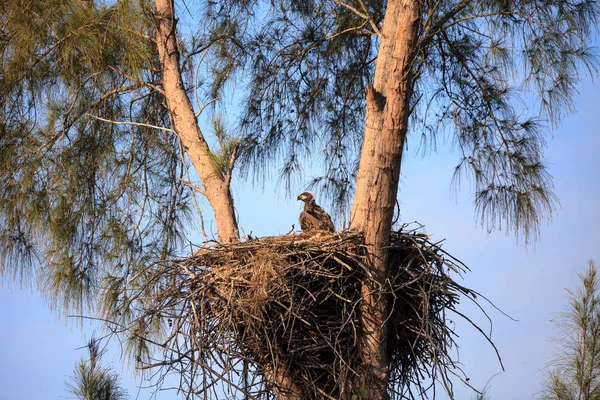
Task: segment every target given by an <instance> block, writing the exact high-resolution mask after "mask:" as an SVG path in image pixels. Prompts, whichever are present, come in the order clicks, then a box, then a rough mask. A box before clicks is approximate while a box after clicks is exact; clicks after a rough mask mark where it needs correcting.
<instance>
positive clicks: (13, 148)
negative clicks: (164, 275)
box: [0, 0, 190, 306]
mask: <svg viewBox="0 0 600 400" xmlns="http://www.w3.org/2000/svg"><path fill="white" fill-rule="evenodd" d="M149 7H151V4H149V3H148V2H146V1H133V0H132V1H119V2H110V3H103V2H100V3H94V2H90V1H82V0H49V1H46V0H44V1H37V0H22V1H21V0H20V1H2V7H0V8H1V9H2V14H1V16H0V21H1V34H0V54H1V55H2V64H1V67H0V68H1V70H0V248H1V250H0V271H2V273H3V274H4V275H9V276H10V275H13V276H14V277H17V278H19V279H21V280H22V281H29V280H31V278H36V279H37V280H38V284H39V285H40V286H41V287H43V288H44V293H46V294H47V295H48V297H49V298H50V299H51V300H53V301H56V302H57V303H62V304H64V305H66V306H69V305H71V306H81V305H82V304H84V303H85V301H86V300H89V299H90V298H91V297H90V296H89V295H91V294H93V293H95V292H96V289H97V288H98V283H99V281H100V280H101V279H102V277H103V276H106V274H116V275H117V276H128V275H130V274H133V273H135V272H134V271H135V269H136V266H140V265H144V264H146V263H148V262H151V261H152V260H157V259H163V258H165V257H168V256H169V255H172V254H174V251H175V250H176V249H178V248H181V242H182V239H183V235H184V233H185V226H186V224H187V222H186V216H187V215H188V214H189V206H190V205H189V192H186V191H184V185H183V184H182V179H183V178H186V179H189V178H187V176H186V175H185V172H186V171H187V170H186V169H185V168H184V163H183V161H182V160H183V158H182V152H181V149H180V147H179V142H178V139H177V138H176V137H175V135H174V134H173V132H172V131H170V130H169V127H170V121H169V116H168V114H167V112H166V109H165V107H164V104H163V102H164V98H163V95H162V93H161V90H160V87H159V86H160V79H161V78H160V71H159V66H158V61H157V56H156V49H155V43H154V41H153V40H152V37H151V35H152V29H153V28H152V24H151V19H150V16H151V14H150V12H149V10H150V8H149ZM121 122H124V123H121ZM157 127H158V128H162V127H164V128H165V129H157ZM39 266H41V268H37V267H39ZM34 267H35V268H34Z"/></svg>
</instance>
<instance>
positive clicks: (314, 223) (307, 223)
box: [299, 211, 322, 231]
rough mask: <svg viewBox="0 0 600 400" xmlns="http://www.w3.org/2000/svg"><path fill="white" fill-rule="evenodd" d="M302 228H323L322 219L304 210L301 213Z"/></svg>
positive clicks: (306, 229) (305, 229) (304, 229)
mask: <svg viewBox="0 0 600 400" xmlns="http://www.w3.org/2000/svg"><path fill="white" fill-rule="evenodd" d="M299 221H300V228H302V230H303V231H314V230H318V229H322V228H321V221H320V220H319V219H318V218H317V217H316V216H315V215H313V214H312V213H310V212H308V211H302V212H301V213H300V219H299Z"/></svg>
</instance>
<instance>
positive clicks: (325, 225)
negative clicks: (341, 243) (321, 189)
mask: <svg viewBox="0 0 600 400" xmlns="http://www.w3.org/2000/svg"><path fill="white" fill-rule="evenodd" d="M310 214H311V216H312V217H313V218H315V219H316V220H317V221H318V228H316V229H321V230H324V231H330V232H333V231H335V227H334V226H333V221H332V220H331V216H330V215H329V214H327V213H326V212H325V211H324V210H323V209H322V208H321V207H320V206H318V205H316V204H315V205H314V207H313V209H312V210H311V212H310Z"/></svg>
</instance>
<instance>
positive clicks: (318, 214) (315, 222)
mask: <svg viewBox="0 0 600 400" xmlns="http://www.w3.org/2000/svg"><path fill="white" fill-rule="evenodd" d="M298 200H302V201H303V202H304V211H302V212H301V213H300V228H302V230H303V231H305V232H309V231H329V232H333V231H335V228H334V226H333V221H332V220H331V217H330V216H329V214H327V213H326V212H325V211H324V210H323V209H322V208H321V207H319V205H317V203H316V202H315V198H314V196H313V195H312V193H310V192H304V193H302V194H301V195H300V196H298Z"/></svg>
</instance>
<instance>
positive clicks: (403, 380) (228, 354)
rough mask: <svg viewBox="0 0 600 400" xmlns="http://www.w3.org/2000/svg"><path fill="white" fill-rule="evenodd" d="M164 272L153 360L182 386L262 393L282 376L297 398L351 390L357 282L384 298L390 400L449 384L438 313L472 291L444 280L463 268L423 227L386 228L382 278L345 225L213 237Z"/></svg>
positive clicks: (450, 335) (448, 340)
mask: <svg viewBox="0 0 600 400" xmlns="http://www.w3.org/2000/svg"><path fill="white" fill-rule="evenodd" d="M169 268H170V270H169V274H170V277H169V280H170V281H172V284H170V285H167V286H166V287H165V289H164V290H163V291H162V292H161V293H159V296H158V298H156V297H154V300H153V301H152V305H151V306H149V305H148V308H147V313H148V314H147V315H154V316H156V315H157V314H159V315H160V316H161V317H163V318H165V317H168V318H169V322H170V323H171V325H172V334H171V335H170V336H169V338H167V341H166V342H164V343H165V344H164V345H163V348H166V349H168V351H165V353H164V355H165V360H164V361H163V362H161V363H158V364H157V365H163V366H164V365H169V368H175V369H177V370H178V373H179V374H180V375H182V376H185V377H186V378H185V382H184V381H182V382H181V384H182V385H185V386H187V388H189V390H190V392H192V393H195V394H197V395H200V394H201V395H202V396H207V397H216V398H223V397H227V398H231V397H233V394H234V392H237V393H238V394H243V395H244V396H246V397H247V398H261V397H262V398H268V397H270V396H271V395H272V394H273V393H277V392H281V391H282V390H285V388H281V387H280V388H277V387H274V381H275V380H274V379H273V377H274V376H284V375H285V376H287V377H288V380H289V381H291V382H289V381H288V384H291V385H292V386H294V387H295V388H296V389H298V388H300V389H301V391H302V398H305V399H340V398H350V397H351V396H350V394H351V393H356V392H357V390H359V389H357V388H353V387H352V382H356V379H355V378H356V376H357V374H361V370H360V365H361V363H360V360H359V351H358V349H359V344H360V340H359V337H360V335H361V323H360V321H361V317H362V316H361V314H360V309H361V307H360V304H361V300H362V298H363V295H362V294H361V293H362V291H361V288H363V286H364V285H367V284H368V285H369V286H367V287H371V288H375V289H374V290H375V291H376V295H380V296H387V298H388V302H389V315H388V318H387V324H388V328H389V335H388V343H387V351H388V358H389V369H390V383H389V387H388V390H389V394H390V396H391V397H396V398H420V397H421V396H423V395H424V393H425V392H426V389H427V387H426V386H429V385H430V384H431V382H433V381H438V382H441V384H442V385H444V386H446V390H448V391H451V384H450V383H449V382H450V380H449V379H448V377H449V374H453V373H454V372H453V368H452V367H453V366H454V364H453V361H452V357H451V355H450V351H451V350H452V348H453V347H454V346H455V342H454V340H455V335H454V332H453V330H452V329H451V327H450V326H449V325H448V323H447V320H446V314H447V313H448V312H449V311H457V310H456V307H457V305H458V302H459V298H460V297H467V298H470V299H471V300H474V299H475V293H474V292H473V291H471V290H469V289H466V288H465V287H463V286H461V285H459V284H458V283H456V282H455V281H454V280H453V279H452V277H451V276H450V274H453V275H455V276H456V275H460V274H461V273H462V272H464V271H465V269H466V268H465V267H464V265H462V264H461V263H460V262H459V261H457V260H456V259H454V258H453V257H451V256H449V255H448V254H447V253H445V252H444V251H442V250H441V248H440V247H439V246H438V245H436V244H434V243H431V242H430V241H429V240H428V236H426V235H424V234H420V233H417V232H414V231H409V232H403V231H400V232H393V233H392V234H391V239H390V246H389V274H388V278H387V280H386V281H385V284H384V285H381V284H380V285H377V284H376V282H375V281H374V280H373V279H372V277H371V276H370V274H369V268H368V260H367V256H366V248H365V245H364V239H363V236H362V235H361V234H359V233H349V232H343V233H334V234H328V233H318V234H315V235H306V234H301V235H288V236H281V237H267V238H261V239H257V240H250V241H246V242H242V243H236V244H227V245H224V244H218V245H213V246H210V247H205V248H202V249H200V250H199V251H197V252H196V253H195V255H194V256H193V257H190V258H188V259H185V260H182V261H179V262H176V263H174V264H173V263H172V264H171V265H170V267H169ZM156 301H158V303H157V302H156ZM474 301H475V300H474ZM158 310H160V312H159V311H158ZM166 310H171V311H166ZM182 379H183V378H182ZM219 382H225V385H223V384H220V383H219ZM224 388H226V389H224ZM229 391H231V392H229ZM210 393H212V396H211V394H210ZM202 396H201V397H202Z"/></svg>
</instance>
